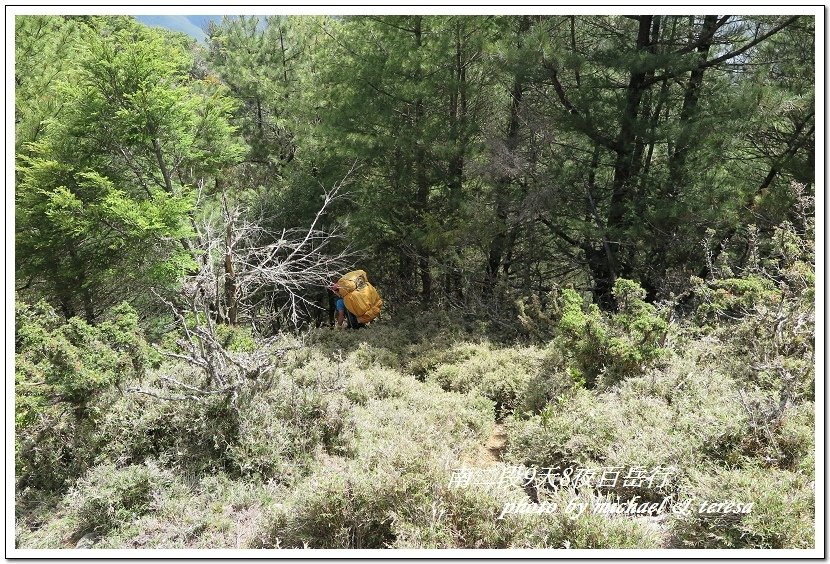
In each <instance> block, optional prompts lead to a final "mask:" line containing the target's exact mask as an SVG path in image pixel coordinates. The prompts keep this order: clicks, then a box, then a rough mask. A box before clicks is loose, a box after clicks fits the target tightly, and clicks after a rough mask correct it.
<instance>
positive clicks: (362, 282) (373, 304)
mask: <svg viewBox="0 0 830 564" xmlns="http://www.w3.org/2000/svg"><path fill="white" fill-rule="evenodd" d="M337 286H338V293H339V294H340V297H341V298H343V303H344V304H345V305H346V309H348V310H349V311H350V312H352V313H353V314H354V316H355V317H357V320H358V321H359V322H360V323H369V322H370V321H372V320H373V319H374V318H376V317H377V316H378V315H380V307H381V306H382V305H383V300H382V299H380V295H379V294H378V291H377V290H375V287H374V286H372V285H371V284H369V277H368V276H366V272H365V271H363V270H354V271H352V272H349V273H347V274H345V275H344V276H343V277H342V278H341V279H340V280H338V281H337Z"/></svg>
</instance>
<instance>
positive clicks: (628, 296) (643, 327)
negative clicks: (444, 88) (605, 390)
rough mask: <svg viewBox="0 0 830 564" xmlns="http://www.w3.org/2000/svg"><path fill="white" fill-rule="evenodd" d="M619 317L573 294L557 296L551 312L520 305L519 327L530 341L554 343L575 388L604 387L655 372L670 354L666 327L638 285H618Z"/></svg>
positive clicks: (552, 297) (553, 295)
mask: <svg viewBox="0 0 830 564" xmlns="http://www.w3.org/2000/svg"><path fill="white" fill-rule="evenodd" d="M613 293H614V299H615V300H616V302H617V311H616V312H615V313H613V314H607V315H606V314H603V313H602V312H600V309H599V307H598V306H597V305H596V304H587V306H586V304H585V303H584V300H583V298H582V297H581V296H580V295H579V294H578V293H577V292H576V291H575V290H572V289H570V288H566V289H564V290H562V291H561V292H556V291H554V292H552V293H551V295H550V304H549V307H548V309H547V310H543V309H541V308H540V307H539V306H538V301H537V302H536V305H534V306H533V307H532V308H531V309H528V306H527V304H526V303H525V302H520V304H519V308H520V315H519V318H520V321H521V322H522V324H523V325H524V326H525V328H526V330H527V331H529V332H530V334H531V335H536V336H537V337H547V339H551V338H552V339H553V342H554V343H555V345H556V347H557V348H558V349H559V350H561V351H563V353H564V355H565V357H566V361H567V370H568V372H569V373H570V374H571V377H572V378H573V379H574V380H575V381H576V382H582V383H584V384H585V385H587V386H589V387H594V386H596V385H598V384H602V385H603V386H605V387H608V386H612V385H614V384H615V383H617V382H619V381H621V380H623V379H625V378H628V377H630V376H634V375H637V374H640V373H642V372H643V370H645V369H646V368H648V367H650V366H653V365H654V364H655V362H656V361H658V360H659V359H660V358H661V357H662V356H663V354H664V353H665V349H664V348H663V347H662V344H661V343H662V341H663V340H664V339H665V335H666V331H667V328H668V326H667V323H666V321H665V319H664V318H663V315H662V314H661V313H660V312H658V311H657V309H656V308H655V306H654V305H652V304H649V303H647V302H646V301H645V291H644V290H643V289H642V288H641V287H640V285H639V284H637V283H636V282H633V281H631V280H626V279H624V278H618V279H617V281H616V282H615V284H614V289H613Z"/></svg>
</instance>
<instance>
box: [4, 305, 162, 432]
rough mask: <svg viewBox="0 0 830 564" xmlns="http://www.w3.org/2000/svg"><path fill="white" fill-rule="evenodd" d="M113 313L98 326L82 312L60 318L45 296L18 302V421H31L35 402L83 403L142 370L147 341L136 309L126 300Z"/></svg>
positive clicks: (41, 405)
mask: <svg viewBox="0 0 830 564" xmlns="http://www.w3.org/2000/svg"><path fill="white" fill-rule="evenodd" d="M112 314H113V316H114V318H113V320H111V321H104V322H103V323H101V324H100V325H98V326H93V325H89V324H88V323H86V322H85V321H84V320H82V319H80V318H78V317H73V318H71V319H70V320H68V321H67V322H65V323H62V322H61V321H60V319H59V318H58V316H57V314H56V313H55V312H54V310H53V309H51V308H50V307H49V306H48V305H47V304H46V303H44V302H39V303H38V304H37V305H35V306H28V305H27V304H26V303H25V302H22V301H17V302H16V304H15V333H16V335H15V341H16V345H17V346H16V347H15V354H16V358H17V370H16V371H15V383H16V386H17V394H18V396H19V397H20V399H21V400H22V401H21V403H20V405H19V408H18V410H17V415H16V420H17V424H18V425H20V426H21V427H25V426H26V425H27V424H29V423H31V422H33V421H34V420H35V419H36V418H37V417H38V413H37V407H44V406H46V405H47V403H54V402H67V403H69V404H71V405H72V406H73V407H78V408H80V407H82V406H84V405H85V404H86V403H87V402H89V401H90V400H91V399H93V397H94V396H95V395H96V394H97V393H99V392H101V391H103V390H106V389H107V388H109V387H110V386H111V385H113V384H115V383H116V382H118V381H119V380H123V379H129V378H131V377H140V376H141V374H143V371H144V362H145V350H146V345H145V344H144V342H143V339H142V337H141V334H140V331H139V328H138V317H137V316H136V313H135V310H133V309H132V308H131V307H130V306H129V305H127V304H122V305H121V306H119V307H118V308H115V309H113V311H112Z"/></svg>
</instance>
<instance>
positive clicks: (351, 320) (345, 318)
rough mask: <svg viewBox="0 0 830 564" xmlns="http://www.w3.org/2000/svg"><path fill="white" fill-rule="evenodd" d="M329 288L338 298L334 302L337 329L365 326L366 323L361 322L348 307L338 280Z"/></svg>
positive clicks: (335, 326)
mask: <svg viewBox="0 0 830 564" xmlns="http://www.w3.org/2000/svg"><path fill="white" fill-rule="evenodd" d="M329 290H331V291H332V293H334V294H335V296H337V297H336V299H335V302H334V309H335V318H334V328H335V329H343V328H344V327H348V328H349V329H360V328H362V327H365V326H366V325H365V324H364V323H360V322H359V321H358V320H357V317H355V315H354V314H353V313H352V312H350V311H349V310H348V309H346V302H345V301H344V300H343V298H341V297H340V294H339V290H340V286H338V284H337V282H335V283H334V284H332V285H331V286H329Z"/></svg>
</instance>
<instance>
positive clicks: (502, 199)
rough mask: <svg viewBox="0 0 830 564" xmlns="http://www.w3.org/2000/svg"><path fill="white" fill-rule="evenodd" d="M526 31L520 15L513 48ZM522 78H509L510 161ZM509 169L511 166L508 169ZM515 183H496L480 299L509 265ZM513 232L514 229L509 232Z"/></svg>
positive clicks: (526, 20)
mask: <svg viewBox="0 0 830 564" xmlns="http://www.w3.org/2000/svg"><path fill="white" fill-rule="evenodd" d="M529 29H530V18H529V17H528V16H522V17H521V19H520V20H519V27H518V33H517V38H516V45H517V47H518V48H521V47H522V39H523V37H522V34H523V33H525V32H527V30H529ZM523 82H524V81H523V80H522V76H521V75H520V74H518V73H517V74H516V75H514V77H513V86H512V88H511V89H510V119H509V121H508V123H507V134H506V136H505V140H504V144H505V147H506V148H507V153H508V158H512V157H513V155H514V153H515V151H516V149H517V148H518V146H519V125H520V123H519V108H520V107H521V103H522V96H523V94H524V84H523ZM511 168H512V167H511ZM514 181H515V178H513V176H512V175H511V174H504V175H502V176H501V178H499V180H498V182H497V183H496V191H495V197H496V222H497V231H496V234H495V235H494V236H493V238H492V239H491V240H490V245H489V252H488V254H487V269H486V273H487V276H486V280H485V284H484V292H483V294H484V297H488V296H490V295H492V290H493V287H494V286H495V285H496V283H497V282H498V278H499V272H500V271H501V272H504V273H505V274H507V270H508V269H509V266H508V265H507V264H505V265H504V266H505V267H506V268H500V267H501V266H502V260H503V258H504V256H505V254H506V253H507V252H508V250H509V246H510V241H511V240H512V239H515V233H513V234H512V237H511V233H510V231H511V230H510V229H509V228H508V205H509V194H508V192H509V187H510V185H511V184H512V183H513V182H514ZM513 231H515V229H514V230H513Z"/></svg>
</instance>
